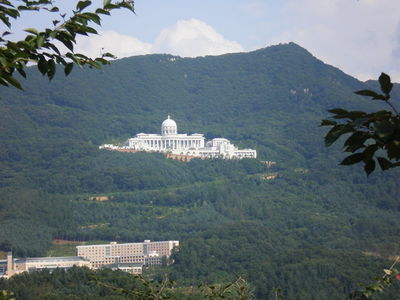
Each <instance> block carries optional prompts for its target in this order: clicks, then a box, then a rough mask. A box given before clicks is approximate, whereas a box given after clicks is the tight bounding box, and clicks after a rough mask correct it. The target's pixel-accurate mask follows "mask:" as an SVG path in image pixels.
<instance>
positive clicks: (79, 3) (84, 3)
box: [76, 1, 92, 11]
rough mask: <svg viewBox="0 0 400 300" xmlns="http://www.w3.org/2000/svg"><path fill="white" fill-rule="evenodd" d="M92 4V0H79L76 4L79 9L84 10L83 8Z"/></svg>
mask: <svg viewBox="0 0 400 300" xmlns="http://www.w3.org/2000/svg"><path fill="white" fill-rule="evenodd" d="M91 4H92V1H79V2H78V3H77V4H76V9H77V10H79V11H82V10H84V9H85V8H86V7H88V6H89V5H91Z"/></svg>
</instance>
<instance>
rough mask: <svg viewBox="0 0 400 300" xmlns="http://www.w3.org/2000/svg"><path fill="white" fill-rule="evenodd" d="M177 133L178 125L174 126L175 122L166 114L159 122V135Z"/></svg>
mask: <svg viewBox="0 0 400 300" xmlns="http://www.w3.org/2000/svg"><path fill="white" fill-rule="evenodd" d="M177 133H178V126H176V123H175V121H174V120H172V119H170V117H169V116H168V119H166V120H164V122H162V124H161V135H171V134H177Z"/></svg>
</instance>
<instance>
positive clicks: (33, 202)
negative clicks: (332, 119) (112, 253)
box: [0, 43, 400, 299]
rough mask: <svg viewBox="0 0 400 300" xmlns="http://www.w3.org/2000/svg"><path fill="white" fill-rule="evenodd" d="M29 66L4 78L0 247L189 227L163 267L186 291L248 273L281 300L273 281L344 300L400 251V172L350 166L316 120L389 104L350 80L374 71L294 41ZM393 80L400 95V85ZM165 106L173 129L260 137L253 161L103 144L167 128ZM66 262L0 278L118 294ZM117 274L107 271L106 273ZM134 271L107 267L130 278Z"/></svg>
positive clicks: (299, 295)
mask: <svg viewBox="0 0 400 300" xmlns="http://www.w3.org/2000/svg"><path fill="white" fill-rule="evenodd" d="M172 58H173V59H172ZM28 73H29V74H28V78H29V79H28V80H24V79H21V81H22V83H23V86H24V88H25V91H23V92H21V91H18V90H16V89H11V88H6V87H0V113H1V116H2V117H1V118H0V141H1V147H0V163H1V168H0V190H1V192H0V228H1V230H0V251H8V250H10V249H12V250H13V252H14V254H15V255H16V256H19V257H34V256H45V255H47V253H48V251H49V249H50V247H51V242H52V240H53V239H62V240H72V241H94V240H102V241H119V242H139V241H142V240H144V239H150V240H167V239H168V240H169V239H171V240H179V241H180V249H179V252H177V253H175V254H174V260H175V263H174V264H173V265H171V266H169V267H168V268H167V269H162V270H159V271H157V272H158V273H157V272H155V273H153V275H152V276H153V277H154V278H156V279H160V278H162V274H164V273H168V275H169V278H171V279H172V280H174V281H175V282H176V284H177V286H178V287H182V288H184V287H189V286H197V285H198V284H221V283H225V282H229V281H232V280H235V278H237V277H239V276H242V277H243V278H245V279H246V280H248V282H249V284H250V286H251V287H252V288H253V289H254V294H255V296H256V297H257V298H259V299H272V297H273V294H274V291H275V290H276V288H280V289H281V290H282V294H283V295H284V296H285V299H343V298H345V297H346V295H348V294H349V292H351V291H352V290H354V289H357V288H360V287H365V286H366V285H367V284H369V283H370V282H371V280H372V279H373V278H374V277H376V276H380V275H381V273H382V272H383V271H382V270H383V269H384V268H385V267H387V266H388V265H390V264H391V257H393V256H395V255H399V254H400V236H399V234H398V233H399V232H400V225H399V222H398V220H399V219H400V199H399V195H400V186H399V184H398V178H399V175H400V174H399V170H389V171H386V172H381V171H376V172H375V173H373V174H371V175H370V176H369V177H367V176H366V175H365V174H364V172H363V169H362V167H361V166H352V167H347V166H346V167H344V166H339V165H338V163H339V162H340V161H341V160H342V159H343V157H344V155H343V153H342V152H341V149H340V147H339V146H338V145H337V146H335V147H330V148H325V146H324V144H323V137H324V135H325V134H326V129H325V128H321V127H320V126H319V124H320V122H321V120H322V119H324V118H326V117H327V115H328V113H327V110H328V109H332V108H336V107H343V108H345V109H355V110H356V109H359V110H367V111H368V110H371V111H372V110H377V109H379V103H370V102H368V101H366V100H364V99H363V97H359V96H357V95H354V93H353V92H354V91H355V90H360V89H365V88H369V87H371V86H372V87H374V86H375V85H376V83H375V82H366V83H363V82H360V81H358V80H356V79H354V78H352V77H350V76H348V75H346V74H345V73H343V72H342V71H340V70H339V69H337V68H334V67H332V66H329V65H326V64H324V63H323V62H321V61H320V60H318V59H317V58H315V57H314V56H312V55H311V54H310V53H309V52H307V51H306V50H305V49H303V48H301V47H300V46H298V45H296V44H293V43H290V44H283V45H278V46H273V47H269V48H265V49H260V50H257V51H254V52H249V53H238V54H226V55H222V56H207V57H198V58H180V57H173V56H170V55H146V56H137V57H131V58H125V59H120V60H116V61H114V62H113V64H112V65H111V66H106V67H105V68H104V70H103V71H94V70H91V69H85V68H83V69H80V70H74V72H73V73H72V74H71V75H70V77H67V78H65V77H63V75H62V74H57V75H56V76H55V78H54V79H53V80H52V81H51V82H49V81H48V79H47V78H45V77H42V76H41V75H40V74H38V73H37V71H36V70H33V69H29V70H28ZM393 93H394V94H393V97H394V98H396V97H397V98H398V96H399V95H400V94H399V91H398V86H397V85H396V86H395V88H394V90H393ZM168 114H170V115H171V118H172V119H174V120H175V121H176V122H177V124H178V132H180V133H195V132H197V133H204V134H205V136H206V138H207V139H211V138H214V137H225V138H228V139H230V140H231V141H232V142H233V143H234V144H236V145H238V146H239V147H246V148H254V149H257V153H258V159H243V160H240V161H238V160H232V161H229V160H218V159H215V160H200V159H194V160H192V161H191V162H179V161H174V160H170V159H167V158H165V157H164V156H163V155H162V154H157V153H118V152H110V151H106V150H99V149H98V146H99V145H100V144H103V143H119V142H123V141H124V140H126V139H127V138H129V137H132V136H134V135H135V134H136V133H140V132H145V133H159V132H160V125H161V122H162V121H163V120H164V119H165V118H166V116H167V115H168ZM263 161H274V162H276V164H275V165H274V166H273V167H271V168H268V167H267V166H266V165H265V164H264V163H262V162H263ZM268 174H276V175H277V177H276V178H275V179H273V180H265V177H266V176H267V175H268ZM93 196H109V199H110V200H109V201H102V202H100V201H92V200H90V199H91V197H93ZM73 272H77V273H76V274H78V273H79V272H81V273H79V274H81V275H79V276H88V275H87V274H86V273H85V272H90V271H88V270H86V271H85V270H74V271H73ZM84 273H85V274H86V275H82V274H84ZM68 274H69V273H65V274H64V273H62V272H61V271H60V272H59V273H57V274H54V275H53V274H52V275H50V274H47V273H45V272H44V273H37V274H33V275H24V276H20V277H18V276H16V277H15V279H12V280H9V281H8V282H6V281H0V290H1V289H3V288H6V289H9V290H12V291H14V292H15V293H18V292H19V291H20V292H21V293H27V294H29V293H30V291H33V290H34V286H35V285H36V286H38V287H37V289H42V290H46V288H45V286H47V287H48V289H49V290H54V291H57V293H59V294H55V295H56V296H55V297H58V298H56V299H67V297H68V295H73V293H77V294H78V295H79V293H78V291H79V290H86V291H87V293H88V294H87V295H89V294H90V293H94V294H90V295H92V296H90V297H94V298H93V299H96V298H95V297H100V296H99V295H101V297H103V296H104V298H105V299H107V297H109V298H108V299H117V298H112V297H113V296H112V295H110V294H108V292H104V291H103V290H101V289H97V288H94V287H92V286H91V283H89V281H88V283H87V284H86V283H85V282H86V281H85V280H81V281H79V282H78V281H77V280H76V278H74V276H72V275H70V274H69V275H68ZM110 274H112V273H109V271H105V273H104V274H103V275H99V276H105V277H104V278H105V279H104V281H106V282H107V280H109V279H110V278H109V276H113V275H110ZM52 276H55V277H52ZM57 276H58V277H57ZM77 276H78V275H77ZM124 276H126V275H125V274H121V273H119V272H118V273H116V275H115V278H116V279H115V281H112V280H111V279H110V280H111V281H112V282H113V283H115V284H116V285H121V286H129V284H127V283H126V280H127V279H126V278H125V277H124ZM61 277H62V278H64V279H62V280H64V281H62V280H61V279H60V278H61ZM107 278H108V279H107ZM60 281H61V282H65V286H66V287H65V289H66V290H65V291H64V292H65V293H62V292H61V291H60V290H59V289H58V288H57V287H58V286H59V282H60ZM34 282H36V283H34ZM41 284H43V286H42V285H41ZM74 285H75V286H76V289H75V291H72V290H73V289H71V290H69V291H67V286H68V287H71V286H74ZM22 286H23V287H22ZM399 290H400V288H399V286H398V284H397V285H394V286H393V287H391V289H389V290H388V291H387V292H386V293H385V294H382V298H381V299H393V297H394V295H398V292H399ZM37 292H38V293H39V291H37ZM35 293H36V292H35ZM54 293H56V292H54ZM110 293H111V292H110ZM33 294H34V293H33V292H32V295H33ZM38 295H39V294H38ZM40 295H42V296H43V299H48V298H45V297H46V295H44V294H40ZM93 295H97V296H93ZM42 296H40V297H42ZM37 297H38V299H39V296H37ZM63 297H64V298H63ZM90 297H89V296H88V299H91V298H90ZM24 299H30V298H24ZM32 299H33V298H32Z"/></svg>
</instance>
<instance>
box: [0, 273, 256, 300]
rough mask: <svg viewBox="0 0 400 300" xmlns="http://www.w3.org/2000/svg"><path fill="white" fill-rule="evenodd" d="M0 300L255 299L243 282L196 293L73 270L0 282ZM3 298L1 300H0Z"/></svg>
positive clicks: (166, 281)
mask: <svg viewBox="0 0 400 300" xmlns="http://www.w3.org/2000/svg"><path fill="white" fill-rule="evenodd" d="M0 291H2V293H0V299H2V300H3V299H4V300H12V299H15V298H12V297H14V295H15V297H16V299H24V300H30V299H35V300H40V299H135V300H160V299H176V300H178V299H187V300H189V299H191V300H195V299H199V300H200V299H210V300H211V299H212V300H218V299H237V300H252V299H254V298H253V296H252V294H251V291H250V289H249V285H248V283H247V282H246V280H244V279H243V278H238V279H236V280H235V281H233V282H231V283H229V284H227V285H221V286H199V287H198V288H196V289H182V288H175V283H174V282H173V281H171V280H169V279H168V278H164V279H163V280H161V281H155V280H149V279H145V278H144V277H142V276H140V275H130V274H128V273H125V272H122V271H111V270H99V271H93V270H89V269H87V268H78V267H73V268H72V269H70V270H67V271H65V270H62V269H56V270H55V271H53V272H52V273H49V272H48V271H46V270H45V271H38V272H33V273H24V274H20V275H15V276H13V277H12V278H11V279H10V280H4V279H3V280H1V279H0ZM1 297H3V298H1Z"/></svg>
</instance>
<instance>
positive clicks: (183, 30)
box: [153, 19, 243, 57]
mask: <svg viewBox="0 0 400 300" xmlns="http://www.w3.org/2000/svg"><path fill="white" fill-rule="evenodd" d="M241 51H243V48H242V46H241V45H240V44H239V43H237V42H234V41H228V40H226V39H225V38H224V37H223V36H222V35H221V34H219V33H217V32H216V31H215V29H214V28H212V27H211V26H210V25H208V24H206V23H204V22H202V21H200V20H197V19H190V20H180V21H178V22H177V23H176V24H175V25H174V26H172V27H170V28H166V29H163V30H162V31H161V32H160V34H159V36H158V37H157V39H156V41H155V43H154V45H153V52H162V53H170V54H174V55H179V56H183V57H196V56H204V55H220V54H224V53H232V52H241Z"/></svg>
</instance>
